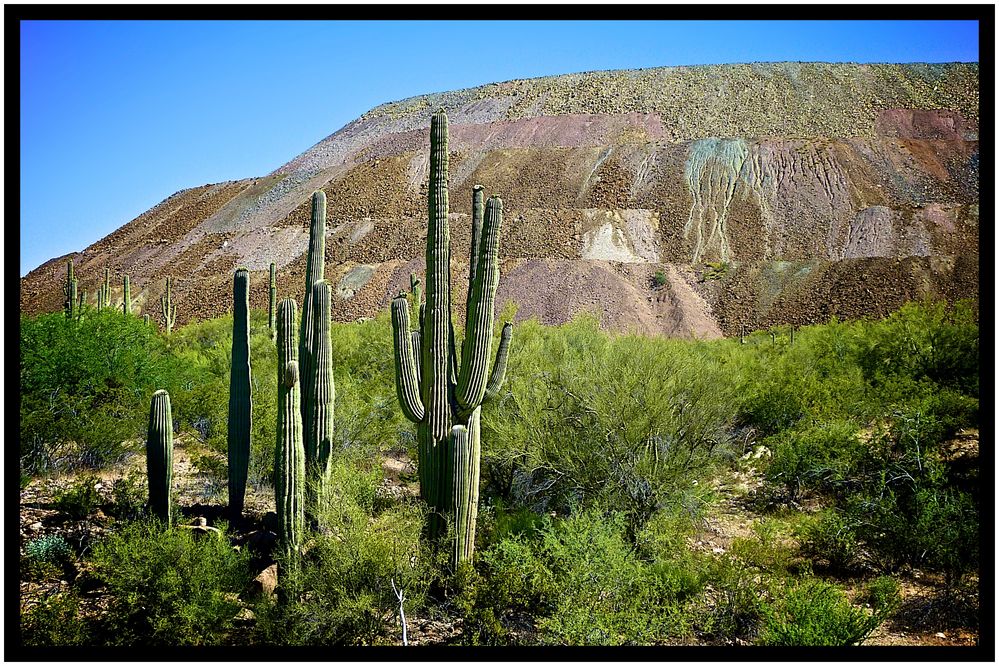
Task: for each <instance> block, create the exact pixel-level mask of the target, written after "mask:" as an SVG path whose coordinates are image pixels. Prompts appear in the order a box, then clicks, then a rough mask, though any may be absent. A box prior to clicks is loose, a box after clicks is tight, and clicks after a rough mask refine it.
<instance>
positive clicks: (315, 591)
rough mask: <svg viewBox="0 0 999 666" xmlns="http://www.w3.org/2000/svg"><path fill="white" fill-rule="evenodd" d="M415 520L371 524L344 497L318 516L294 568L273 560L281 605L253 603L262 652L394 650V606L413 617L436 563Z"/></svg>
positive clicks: (386, 515) (394, 518)
mask: <svg viewBox="0 0 999 666" xmlns="http://www.w3.org/2000/svg"><path fill="white" fill-rule="evenodd" d="M422 522H423V516H422V514H421V513H420V512H419V511H418V510H416V508H415V507H413V506H402V507H395V508H392V509H388V510H386V511H384V512H382V513H381V514H380V515H378V516H377V517H372V516H371V515H370V513H368V511H366V510H365V509H364V508H362V507H361V506H359V505H358V504H357V503H356V502H354V501H353V500H352V499H351V498H349V497H340V498H337V499H335V500H333V501H332V502H331V503H330V505H329V507H328V508H327V510H326V511H325V512H324V513H323V514H321V517H320V525H322V526H323V528H322V530H321V532H320V533H318V534H310V535H309V536H308V537H307V538H306V545H305V548H306V554H305V556H304V557H303V558H302V559H301V561H300V562H297V563H295V562H293V561H289V560H287V559H284V558H282V559H280V560H279V565H278V566H279V571H280V572H281V573H280V575H281V579H280V585H281V588H282V592H281V595H280V596H281V598H282V599H283V600H284V601H279V602H277V603H275V602H272V601H270V600H267V599H263V600H260V602H259V603H258V605H257V606H256V607H255V609H254V612H255V613H256V616H257V627H256V631H257V636H258V638H259V640H260V641H262V642H263V643H266V644H281V645H312V646H317V645H371V644H382V643H394V642H398V640H399V637H400V634H396V633H394V631H396V630H393V624H394V623H395V621H396V617H397V613H398V608H399V601H398V599H397V598H396V596H395V593H394V592H393V590H392V585H393V583H394V584H395V586H396V587H397V589H401V590H402V591H403V593H404V594H405V597H406V602H405V609H406V613H407V615H408V617H413V614H414V613H415V612H416V611H418V610H419V609H420V608H421V607H422V605H423V603H424V599H425V596H426V592H427V589H428V587H429V585H430V582H431V580H432V578H433V576H434V572H435V571H436V570H439V568H440V567H441V565H442V562H441V561H439V559H438V558H436V557H435V556H434V554H433V553H432V551H429V550H428V549H427V546H426V545H425V544H421V543H420V531H421V528H422Z"/></svg>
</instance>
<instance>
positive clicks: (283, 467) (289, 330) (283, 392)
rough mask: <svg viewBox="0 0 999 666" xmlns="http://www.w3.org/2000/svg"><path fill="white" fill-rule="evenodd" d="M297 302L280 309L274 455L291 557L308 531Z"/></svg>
mask: <svg viewBox="0 0 999 666" xmlns="http://www.w3.org/2000/svg"><path fill="white" fill-rule="evenodd" d="M296 308H297V306H296V304H295V301H294V299H291V298H286V299H285V300H283V301H281V304H280V305H279V306H278V322H277V323H278V336H277V337H278V345H277V347H278V366H277V367H278V417H277V418H278V422H277V447H276V450H275V454H274V477H275V483H274V499H275V504H276V505H277V517H278V538H279V539H280V542H281V544H282V547H283V548H284V550H285V552H286V553H288V554H295V553H297V552H298V549H299V547H300V546H301V543H302V532H303V530H304V528H305V506H304V485H305V446H304V444H303V442H302V412H301V406H300V400H301V380H300V377H299V371H298V358H297V357H298V345H297V343H296V340H295V338H296V332H297V330H298V328H297V321H296V319H297V317H296V315H297V313H296Z"/></svg>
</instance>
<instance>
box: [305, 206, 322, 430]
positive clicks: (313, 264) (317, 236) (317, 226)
mask: <svg viewBox="0 0 999 666" xmlns="http://www.w3.org/2000/svg"><path fill="white" fill-rule="evenodd" d="M325 261H326V193H324V192H323V191H322V190H317V191H315V192H313V193H312V222H311V224H310V225H309V255H308V261H307V263H306V266H305V298H304V300H303V301H302V327H301V331H300V334H299V342H298V363H299V369H300V370H301V372H302V378H303V380H305V379H307V378H309V377H311V376H312V359H313V356H314V355H315V350H314V344H313V340H312V285H314V284H315V283H316V282H319V281H320V280H322V279H323V276H324V273H325V269H326V266H325ZM311 400H312V383H311V382H310V381H303V383H302V422H303V423H305V422H307V419H308V415H307V414H306V413H305V406H306V405H308V404H309V402H310V401H311Z"/></svg>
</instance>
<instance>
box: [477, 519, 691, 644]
mask: <svg viewBox="0 0 999 666" xmlns="http://www.w3.org/2000/svg"><path fill="white" fill-rule="evenodd" d="M659 527H662V526H659ZM646 537H648V531H647V532H646ZM650 540H651V541H654V539H650V538H647V539H646V541H647V542H648V541H650ZM648 547H649V546H648V543H647V548H648ZM653 550H657V553H656V555H657V556H656V557H655V558H653V559H651V560H649V559H643V558H642V557H640V556H639V555H638V554H637V553H636V551H635V549H634V548H633V547H632V545H631V544H630V543H629V541H628V539H627V537H626V520H625V517H624V515H623V514H621V513H612V514H605V513H602V512H600V511H598V510H596V509H588V510H585V511H581V512H578V513H575V514H573V515H571V516H569V517H567V518H564V519H558V518H554V519H553V518H551V517H547V518H545V519H544V521H543V523H542V524H541V525H540V526H539V527H538V528H537V529H536V530H534V531H533V532H530V533H523V534H519V535H511V536H508V537H506V538H504V539H502V540H500V541H499V542H497V543H495V544H493V545H492V546H491V547H490V548H488V549H487V550H486V551H484V552H483V553H482V554H481V557H480V561H481V573H482V576H483V579H484V580H483V581H482V582H481V583H480V584H479V588H480V589H481V590H484V592H482V593H481V596H480V598H479V599H478V600H477V603H476V606H477V607H478V608H479V609H480V610H484V609H491V612H490V613H487V614H486V617H491V618H502V617H505V616H507V615H508V614H509V613H510V612H511V611H523V612H529V613H531V614H533V615H534V616H535V618H536V619H537V630H538V636H537V638H536V640H537V641H538V642H540V643H543V644H555V645H621V644H648V643H654V642H657V641H659V640H662V639H664V638H666V637H669V636H678V635H681V634H683V633H685V632H686V631H687V630H688V623H687V618H686V616H685V615H684V613H683V612H682V607H683V603H684V601H685V600H686V599H687V598H689V597H690V596H691V594H692V593H693V592H692V589H693V588H697V587H699V584H700V581H699V579H696V576H695V579H696V580H695V581H694V582H691V581H689V580H687V577H685V576H683V575H679V572H678V569H679V568H680V567H681V566H682V561H674V560H671V559H670V557H669V555H668V554H666V553H662V552H658V549H654V548H653ZM480 626H481V616H480Z"/></svg>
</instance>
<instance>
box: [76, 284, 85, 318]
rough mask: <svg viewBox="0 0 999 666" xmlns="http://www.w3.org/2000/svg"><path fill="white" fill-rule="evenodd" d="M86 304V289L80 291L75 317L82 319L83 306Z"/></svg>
mask: <svg viewBox="0 0 999 666" xmlns="http://www.w3.org/2000/svg"><path fill="white" fill-rule="evenodd" d="M86 304H87V290H86V289H83V290H81V291H80V301H79V303H78V304H77V306H76V318H77V319H83V307H84V306H85V305H86Z"/></svg>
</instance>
